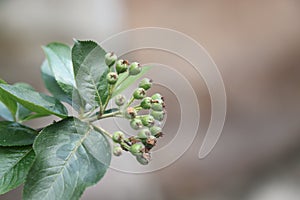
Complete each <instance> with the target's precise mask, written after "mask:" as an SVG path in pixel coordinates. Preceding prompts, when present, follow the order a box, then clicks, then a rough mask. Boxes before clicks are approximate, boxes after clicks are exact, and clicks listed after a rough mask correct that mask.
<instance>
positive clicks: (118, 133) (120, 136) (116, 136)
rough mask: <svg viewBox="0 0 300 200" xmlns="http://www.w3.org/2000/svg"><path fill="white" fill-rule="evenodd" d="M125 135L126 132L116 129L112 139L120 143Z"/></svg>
mask: <svg viewBox="0 0 300 200" xmlns="http://www.w3.org/2000/svg"><path fill="white" fill-rule="evenodd" d="M124 138H125V136H124V133H123V132H121V131H116V132H114V134H113V136H112V140H113V141H114V142H116V143H120V142H122V141H123V140H124Z"/></svg>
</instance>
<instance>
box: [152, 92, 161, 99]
mask: <svg viewBox="0 0 300 200" xmlns="http://www.w3.org/2000/svg"><path fill="white" fill-rule="evenodd" d="M151 98H152V99H153V100H164V98H163V96H161V94H159V93H155V94H154V95H152V97H151Z"/></svg>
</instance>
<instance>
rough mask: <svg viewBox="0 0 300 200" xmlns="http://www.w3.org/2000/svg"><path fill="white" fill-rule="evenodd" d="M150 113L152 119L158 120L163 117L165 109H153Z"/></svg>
mask: <svg viewBox="0 0 300 200" xmlns="http://www.w3.org/2000/svg"><path fill="white" fill-rule="evenodd" d="M150 115H152V116H153V117H154V119H156V120H158V121H162V120H164V118H165V111H155V110H151V112H150Z"/></svg>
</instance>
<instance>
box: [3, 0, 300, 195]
mask: <svg viewBox="0 0 300 200" xmlns="http://www.w3.org/2000/svg"><path fill="white" fill-rule="evenodd" d="M299 19H300V1H298V0H285V1H283V0H259V1H258V0H227V1H221V0H210V1H205V0H187V1H183V0H163V1H145V0H128V1H126V0H124V1H121V0H119V1H117V0H111V1H100V0H98V1H96V0H88V1H78V0H72V1H71V0H65V1H50V0H44V1H33V0H28V1H17V0H10V1H8V0H1V1H0V77H1V78H4V79H5V80H7V81H8V82H9V83H14V82H19V81H22V82H28V83H30V84H32V85H33V86H34V87H35V88H36V89H37V90H39V91H43V92H46V90H45V88H44V86H43V82H42V79H41V78H40V70H39V68H40V64H41V63H42V61H43V59H44V55H43V52H42V50H41V46H42V45H45V44H47V43H49V42H52V41H60V42H65V43H68V44H72V38H78V39H94V40H97V41H99V42H101V41H103V40H104V39H106V38H108V37H109V36H111V35H113V34H116V33H118V32H120V31H123V30H127V29H131V28H138V27H147V26H158V27H164V28H170V29H174V30H177V31H180V32H183V33H185V34H187V35H189V36H191V37H192V38H194V39H195V40H196V41H197V42H199V43H200V44H202V45H203V46H204V47H205V48H206V50H207V51H208V52H209V53H210V55H211V57H212V58H213V60H214V61H215V63H216V64H217V66H218V67H219V70H220V73H221V74H222V77H223V79H224V83H225V87H226V92H227V98H228V104H227V106H228V107H227V109H228V111H227V118H226V122H225V126H224V130H223V133H222V136H221V138H220V140H219V141H218V143H217V146H216V147H215V148H214V150H213V151H212V152H211V154H210V155H209V156H208V157H206V158H205V159H203V160H199V159H198V158H197V156H198V150H199V147H200V145H201V144H202V141H203V138H204V134H205V131H206V129H207V126H208V121H209V117H210V108H209V107H210V99H209V94H208V92H207V89H206V87H205V83H204V82H203V80H202V79H201V77H198V78H193V77H190V78H189V80H190V82H191V84H192V85H193V88H195V89H196V93H197V97H198V100H199V106H200V108H201V122H200V129H199V131H198V135H197V137H196V139H195V141H194V142H193V144H192V146H191V147H190V148H189V149H188V151H187V152H185V153H184V155H183V156H182V157H181V158H180V159H179V160H178V161H177V162H175V163H174V164H172V165H171V166H169V167H167V168H165V169H162V170H160V171H156V172H154V173H148V174H141V175H134V174H124V173H120V172H117V171H115V170H109V171H108V173H107V174H106V175H105V177H104V178H103V179H102V181H101V182H100V183H98V184H97V185H96V186H94V187H91V188H89V189H88V190H87V191H86V192H85V193H84V195H83V197H82V199H84V200H97V199H107V200H119V199H122V200H138V199H143V200H150V199H151V200H152V199H156V200H165V199H166V200H169V199H170V200H296V199H299V196H300V190H299V187H300V66H299V65H300V23H299ZM128 57H129V58H131V59H138V60H141V62H143V61H147V62H151V61H155V62H158V61H164V62H167V61H170V59H169V57H168V55H165V54H162V53H160V52H151V51H143V52H137V53H136V54H132V55H128ZM172 61H173V62H167V64H168V65H169V66H171V67H174V68H177V69H180V67H182V66H183V65H184V63H181V62H180V61H178V62H177V61H176V62H175V61H174V60H172ZM186 69H187V70H188V69H189V68H186ZM166 78H170V77H166ZM174 105H177V104H173V105H170V106H169V107H168V109H176V107H174ZM170 119H172V117H171V116H170ZM41 123H44V122H41ZM168 123H169V126H170V127H172V125H173V124H172V121H171V120H169V121H168ZM174 125H175V124H174ZM170 127H169V129H168V131H169V132H171V131H172V129H171V128H170ZM187 131H189V130H187ZM171 135H172V134H171ZM167 139H172V137H170V136H168V137H167ZM170 153H172V152H170ZM0 167H1V166H0ZM21 191H22V188H21V187H20V188H18V189H16V190H14V191H12V192H10V193H8V194H5V195H1V196H0V199H1V200H2V199H3V200H17V199H21ZM41 199H42V197H41Z"/></svg>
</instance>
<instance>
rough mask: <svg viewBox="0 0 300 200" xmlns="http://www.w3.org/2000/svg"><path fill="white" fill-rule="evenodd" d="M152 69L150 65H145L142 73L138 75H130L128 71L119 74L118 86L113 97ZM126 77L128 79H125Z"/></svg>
mask: <svg viewBox="0 0 300 200" xmlns="http://www.w3.org/2000/svg"><path fill="white" fill-rule="evenodd" d="M150 69H151V67H150V66H143V67H142V71H141V73H139V74H138V75H135V76H129V77H128V72H126V73H123V74H121V75H120V76H119V79H118V82H117V83H116V85H117V86H118V87H117V88H116V89H115V91H114V93H113V95H112V97H115V96H116V95H118V94H120V93H121V92H123V91H124V90H125V89H126V88H128V87H129V86H130V85H132V84H133V83H135V82H136V81H137V80H138V79H139V78H141V77H142V76H143V75H145V74H146V73H147V72H148V71H149V70H150ZM124 79H126V80H124ZM120 83H121V84H120Z"/></svg>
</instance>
